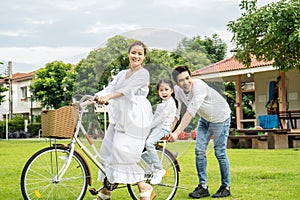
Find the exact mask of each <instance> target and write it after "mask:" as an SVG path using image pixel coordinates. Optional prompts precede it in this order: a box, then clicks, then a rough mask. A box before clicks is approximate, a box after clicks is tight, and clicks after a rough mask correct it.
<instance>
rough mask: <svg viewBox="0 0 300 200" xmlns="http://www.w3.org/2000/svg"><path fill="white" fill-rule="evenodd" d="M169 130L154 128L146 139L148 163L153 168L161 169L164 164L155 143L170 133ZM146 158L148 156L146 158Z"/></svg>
mask: <svg viewBox="0 0 300 200" xmlns="http://www.w3.org/2000/svg"><path fill="white" fill-rule="evenodd" d="M168 133H169V131H167V130H165V129H160V130H158V129H152V130H151V132H150V135H149V136H148V138H147V140H146V145H145V147H146V149H147V163H148V164H150V165H151V166H152V170H161V169H163V166H162V164H161V161H160V160H159V158H158V155H157V153H156V149H155V144H156V143H157V142H158V141H159V140H160V139H161V138H162V137H164V136H166V135H168ZM144 160H146V158H144Z"/></svg>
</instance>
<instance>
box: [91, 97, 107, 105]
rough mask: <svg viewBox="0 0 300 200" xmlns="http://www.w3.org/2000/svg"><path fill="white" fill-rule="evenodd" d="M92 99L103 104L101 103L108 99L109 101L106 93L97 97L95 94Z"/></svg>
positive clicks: (105, 102)
mask: <svg viewBox="0 0 300 200" xmlns="http://www.w3.org/2000/svg"><path fill="white" fill-rule="evenodd" d="M94 100H95V101H96V102H97V103H99V104H101V105H103V104H105V105H107V104H108V101H109V97H108V95H106V96H101V97H98V96H97V95H95V96H94Z"/></svg>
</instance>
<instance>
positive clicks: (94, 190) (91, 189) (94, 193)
mask: <svg viewBox="0 0 300 200" xmlns="http://www.w3.org/2000/svg"><path fill="white" fill-rule="evenodd" d="M89 191H90V193H91V194H92V195H97V194H98V193H99V191H97V190H96V189H95V188H90V189H89Z"/></svg>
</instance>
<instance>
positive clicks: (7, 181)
mask: <svg viewBox="0 0 300 200" xmlns="http://www.w3.org/2000/svg"><path fill="white" fill-rule="evenodd" d="M48 145H49V143H47V142H45V140H44V139H42V140H40V141H38V140H36V141H33V140H9V141H5V140H0V162H1V167H0V175H1V178H0V199H14V200H18V199H20V200H21V199H23V198H22V196H21V191H20V177H21V172H22V169H23V166H24V165H25V163H26V161H27V160H28V158H29V157H30V156H31V155H32V154H33V153H34V152H36V151H37V150H39V149H41V148H43V147H47V146H48ZM194 145H195V143H194V141H192V142H187V141H185V142H176V143H172V144H169V146H168V148H170V149H172V151H176V152H178V153H179V154H178V159H179V163H180V168H181V172H180V181H179V185H180V186H183V187H185V188H187V189H178V191H177V193H176V196H175V198H174V199H179V200H184V199H188V193H189V192H191V191H192V190H193V189H194V187H195V186H196V185H197V184H198V178H197V175H196V169H195V160H194ZM228 156H229V160H230V165H231V170H230V171H231V192H232V196H231V197H228V198H226V199H245V200H252V199H253V200H260V199H264V200H265V199H271V200H275V199H278V200H292V199H299V196H300V190H299V188H300V150H298V149H275V150H258V149H228ZM90 167H91V170H92V173H93V186H94V187H96V188H98V187H99V186H100V183H99V182H97V180H96V179H97V169H96V168H95V167H93V166H90ZM207 170H208V186H209V191H210V193H211V194H213V193H214V192H216V190H217V189H218V187H219V186H220V173H219V167H218V163H217V160H216V158H215V157H214V153H213V150H210V151H209V152H208V167H207ZM93 198H94V197H93V196H92V195H90V193H89V192H87V194H86V197H85V199H89V200H91V199H93ZM113 199H116V200H119V199H120V200H123V199H130V196H129V194H128V192H127V190H126V188H123V189H118V190H115V191H113ZM203 199H211V197H208V198H203Z"/></svg>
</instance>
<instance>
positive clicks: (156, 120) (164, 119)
mask: <svg viewBox="0 0 300 200" xmlns="http://www.w3.org/2000/svg"><path fill="white" fill-rule="evenodd" d="M176 110H177V108H176V103H175V100H174V99H173V97H170V98H169V99H168V100H166V101H162V102H161V103H160V104H158V105H157V107H156V110H155V112H154V117H153V121H152V124H151V128H158V129H165V130H167V131H170V128H171V125H172V123H173V121H174V118H175V115H176Z"/></svg>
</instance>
